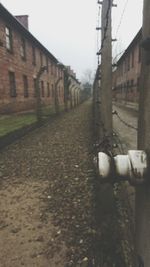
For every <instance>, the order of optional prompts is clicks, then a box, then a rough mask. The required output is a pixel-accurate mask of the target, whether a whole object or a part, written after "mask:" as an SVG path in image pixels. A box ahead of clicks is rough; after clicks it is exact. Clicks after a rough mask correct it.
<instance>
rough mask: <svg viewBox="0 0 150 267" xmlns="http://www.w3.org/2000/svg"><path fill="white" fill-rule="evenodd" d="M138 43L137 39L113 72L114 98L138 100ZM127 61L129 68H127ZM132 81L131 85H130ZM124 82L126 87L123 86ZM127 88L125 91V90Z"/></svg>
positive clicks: (139, 63)
mask: <svg viewBox="0 0 150 267" xmlns="http://www.w3.org/2000/svg"><path fill="white" fill-rule="evenodd" d="M139 44H140V40H138V41H137V43H136V44H134V46H132V48H131V49H129V50H128V53H126V55H125V57H124V58H123V60H122V61H121V62H119V65H118V67H117V69H116V71H115V73H114V79H113V81H114V83H113V87H114V88H115V91H114V93H113V97H114V99H116V100H117V99H118V100H127V101H131V102H138V99H139V88H138V85H137V81H138V78H139V77H140V71H141V62H139ZM132 53H134V62H133V63H134V64H133V65H132ZM128 62H129V68H128ZM131 81H133V86H131ZM127 83H129V86H127ZM125 84H126V87H125V86H124V85H125ZM126 90H127V91H126Z"/></svg>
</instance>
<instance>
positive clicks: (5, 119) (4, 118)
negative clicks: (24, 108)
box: [0, 106, 64, 137]
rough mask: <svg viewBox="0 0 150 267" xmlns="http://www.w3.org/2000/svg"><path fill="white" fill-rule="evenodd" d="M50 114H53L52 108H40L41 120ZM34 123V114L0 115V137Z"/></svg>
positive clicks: (62, 108) (61, 108)
mask: <svg viewBox="0 0 150 267" xmlns="http://www.w3.org/2000/svg"><path fill="white" fill-rule="evenodd" d="M62 110H64V107H63V106H60V112H61V111H62ZM52 114H55V107H54V106H45V107H43V108H42V117H43V119H46V117H48V116H50V115H52ZM34 122H36V114H35V113H26V114H17V115H16V114H12V115H0V137H2V136H4V135H6V134H8V133H11V132H13V131H15V130H18V129H20V128H22V127H24V126H27V125H30V124H32V123H34Z"/></svg>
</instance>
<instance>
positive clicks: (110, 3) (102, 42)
mask: <svg viewBox="0 0 150 267" xmlns="http://www.w3.org/2000/svg"><path fill="white" fill-rule="evenodd" d="M111 5H112V0H109V3H108V8H107V12H106V16H105V20H106V25H105V27H104V34H103V38H102V41H101V47H100V49H99V51H98V53H99V55H100V54H101V52H102V49H103V47H104V42H105V39H106V37H107V36H106V34H107V29H108V23H109V12H110V9H111Z"/></svg>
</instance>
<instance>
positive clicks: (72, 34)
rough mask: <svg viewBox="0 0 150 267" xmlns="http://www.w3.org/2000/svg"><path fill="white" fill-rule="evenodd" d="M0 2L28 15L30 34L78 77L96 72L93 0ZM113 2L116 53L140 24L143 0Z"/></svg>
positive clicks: (95, 1) (127, 41)
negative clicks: (89, 70)
mask: <svg viewBox="0 0 150 267" xmlns="http://www.w3.org/2000/svg"><path fill="white" fill-rule="evenodd" d="M0 2H1V3H2V4H3V5H4V6H5V7H6V8H7V9H8V10H9V11H10V12H11V13H12V14H13V15H24V14H26V15H29V29H30V31H31V33H32V34H33V35H34V36H35V37H36V38H37V39H38V40H39V41H40V42H41V43H42V44H43V45H44V46H45V47H46V48H47V49H48V50H49V51H50V52H51V53H52V54H54V56H55V57H56V58H57V59H58V60H59V61H61V62H63V64H65V65H71V67H72V68H73V69H74V71H75V72H76V73H77V77H78V78H81V77H82V76H83V73H84V71H85V70H86V69H91V70H93V71H94V70H95V69H96V64H97V57H96V52H97V36H96V30H95V28H96V26H97V19H98V18H97V17H98V16H97V14H98V4H97V0H57V1H56V0H43V1H37V0H25V1H21V0H1V1H0ZM114 3H116V4H117V5H118V7H117V8H115V7H114V8H113V17H112V22H113V38H114V37H117V39H118V41H117V43H115V44H114V50H115V52H116V53H119V52H120V51H121V50H123V49H125V48H126V47H127V46H128V44H129V43H130V42H131V40H132V39H133V37H134V36H135V34H136V33H137V32H138V30H139V29H140V27H141V25H142V9H143V0H114ZM123 10H124V12H123ZM119 25H120V26H119ZM118 26H119V28H118ZM117 29H118V30H117ZM116 32H117V35H116Z"/></svg>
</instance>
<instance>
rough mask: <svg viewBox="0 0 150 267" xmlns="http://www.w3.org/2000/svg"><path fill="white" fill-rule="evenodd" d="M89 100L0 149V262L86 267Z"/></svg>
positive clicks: (90, 230) (90, 209)
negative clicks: (82, 266) (83, 266)
mask: <svg viewBox="0 0 150 267" xmlns="http://www.w3.org/2000/svg"><path fill="white" fill-rule="evenodd" d="M91 116H92V114H91V104H90V103H87V102H86V103H85V104H83V105H82V106H80V107H78V108H77V109H76V110H73V111H71V112H70V113H68V114H64V115H63V116H61V117H58V118H56V120H55V121H53V122H51V123H49V124H47V125H45V126H43V127H42V128H40V129H37V130H35V131H33V132H32V133H30V134H29V135H27V136H25V137H24V138H22V139H21V140H19V141H17V142H16V143H14V144H12V145H10V146H9V147H7V148H6V149H4V150H3V151H1V154H0V201H1V205H0V214H1V216H0V247H1V250H0V266H1V267H4V266H6V267H12V265H13V266H15V267H20V266H30V267H32V266H36V267H47V266H51V267H55V266H58V267H59V266H61V267H63V266H65V267H66V266H81V264H84V265H85V266H87V265H88V264H90V262H92V260H93V257H94V256H93V253H94V252H93V251H94V248H93V247H92V246H93V244H94V242H92V241H93V240H94V238H95V234H96V233H95V219H94V217H95V216H94V212H95V209H94V199H93V198H94V193H93V190H94V187H93V179H94V171H93V166H92V157H93V155H92V124H91Z"/></svg>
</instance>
